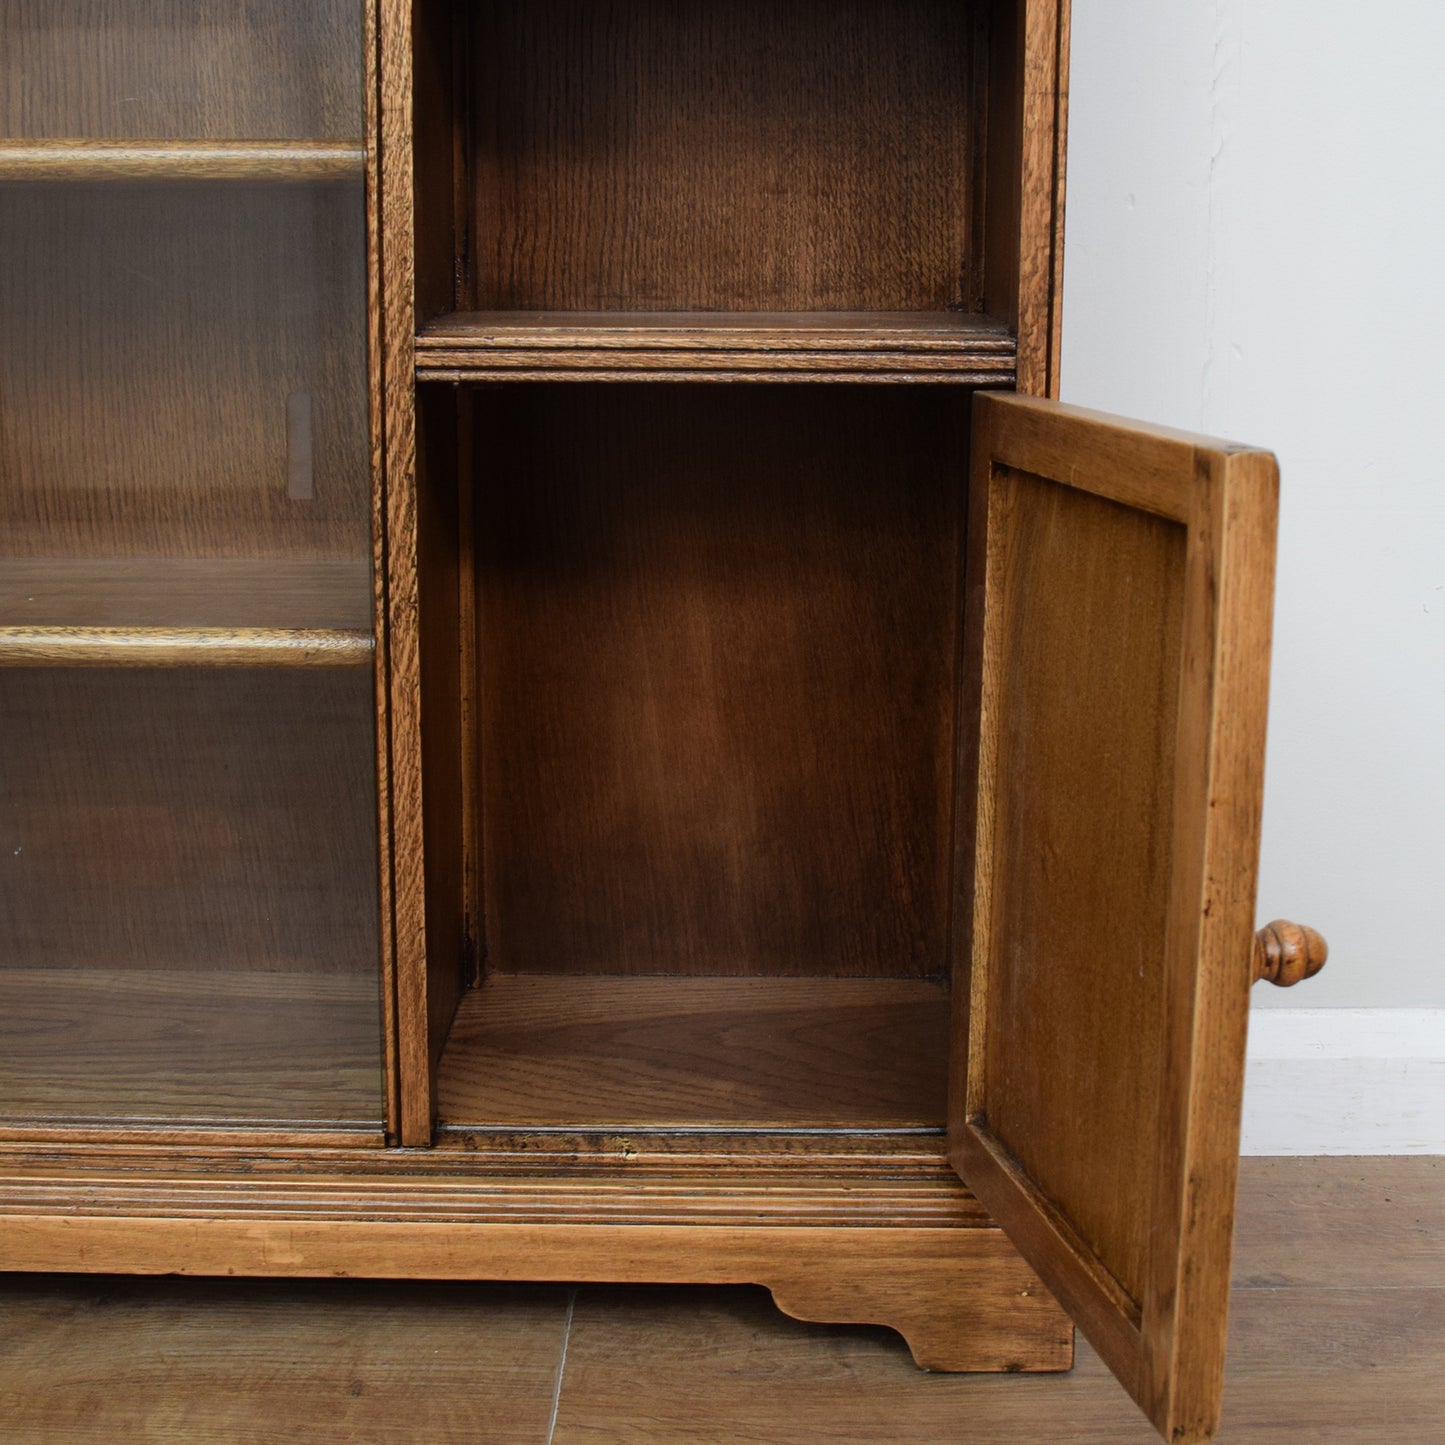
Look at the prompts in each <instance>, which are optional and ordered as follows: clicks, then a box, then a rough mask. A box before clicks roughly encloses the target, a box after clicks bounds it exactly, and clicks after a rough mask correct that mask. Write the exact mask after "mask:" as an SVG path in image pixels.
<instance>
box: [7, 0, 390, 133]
mask: <svg viewBox="0 0 1445 1445" xmlns="http://www.w3.org/2000/svg"><path fill="white" fill-rule="evenodd" d="M365 8H366V6H365V3H364V0H307V3H306V4H304V5H296V4H294V3H291V0H247V3H246V4H244V5H241V4H234V3H227V4H207V5H205V6H204V7H201V6H196V5H189V4H178V3H176V0H126V3H125V4H123V5H114V4H97V3H95V0H9V3H7V4H6V5H5V6H4V7H3V10H0V136H19V137H25V138H59V139H72V138H76V137H82V136H83V137H90V138H96V139H102V138H104V139H121V140H129V139H134V138H139V139H143V140H148V141H151V140H215V141H232V140H297V139H330V138H332V137H337V136H357V135H360V134H361V129H362V100H361V91H360V88H359V86H358V84H357V78H358V76H359V74H360V72H361V67H362V61H363V56H362V36H363V15H364V12H365Z"/></svg>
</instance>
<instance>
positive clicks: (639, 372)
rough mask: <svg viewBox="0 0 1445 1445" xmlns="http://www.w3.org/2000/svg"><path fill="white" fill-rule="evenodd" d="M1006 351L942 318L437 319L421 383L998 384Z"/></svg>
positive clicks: (989, 324)
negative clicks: (767, 380) (943, 382)
mask: <svg viewBox="0 0 1445 1445" xmlns="http://www.w3.org/2000/svg"><path fill="white" fill-rule="evenodd" d="M1015 350H1016V348H1015V343H1014V339H1013V334H1012V332H1011V331H1010V330H1009V328H1008V327H1007V326H1005V325H1003V324H1002V323H1000V322H997V321H994V320H992V319H990V318H988V317H983V316H969V315H962V314H951V313H947V312H836V311H834V312H768V313H748V312H728V313H726V314H719V313H716V312H699V311H691V312H688V311H683V312H646V311H643V312H637V311H632V312H616V311H610V312H602V311H598V312H575V311H571V312H535V313H527V312H516V311H464V312H458V313H455V314H453V315H449V316H443V317H439V318H438V319H437V320H435V321H432V322H431V323H429V324H428V325H427V326H426V327H424V328H423V330H422V332H421V334H420V335H419V336H418V337H417V375H418V378H419V379H420V380H423V381H567V380H638V381H646V380H657V381H686V380H704V381H707V380H711V381H747V380H762V379H773V380H790V379H791V380H798V381H917V380H929V381H945V380H946V381H951V382H955V383H968V384H978V385H985V386H1008V385H1010V384H1012V382H1013V380H1014V354H1015Z"/></svg>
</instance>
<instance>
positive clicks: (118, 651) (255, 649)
mask: <svg viewBox="0 0 1445 1445" xmlns="http://www.w3.org/2000/svg"><path fill="white" fill-rule="evenodd" d="M372 653H373V644H372V638H371V634H370V633H369V632H334V631H332V632H329V631H324V630H321V629H317V628H311V629H302V628H296V629H278V628H272V629H265V628H249V629H248V628H224V627H193V628H165V627H148V628H147V627H134V628H124V627H0V667H369V666H370V665H371V659H372Z"/></svg>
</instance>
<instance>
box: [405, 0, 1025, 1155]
mask: <svg viewBox="0 0 1445 1445" xmlns="http://www.w3.org/2000/svg"><path fill="white" fill-rule="evenodd" d="M413 19H414V44H415V52H414V58H415V92H414V93H415V97H416V100H415V109H416V113H415V175H414V184H415V201H414V204H415V216H416V248H417V271H416V320H417V329H418V365H419V373H420V375H421V376H422V378H423V380H428V379H432V380H441V381H447V382H450V383H451V384H450V385H436V384H432V385H424V386H423V387H422V388H421V389H420V392H419V400H418V408H419V415H418V428H419V433H418V434H419V471H420V476H419V498H420V502H419V528H420V552H419V556H420V617H419V630H420V637H419V645H420V650H421V657H422V678H423V706H422V713H423V732H422V747H423V752H424V757H423V764H424V766H423V788H424V809H425V817H426V852H427V873H428V878H427V891H428V900H427V920H428V938H429V942H428V955H429V964H428V966H429V970H430V974H431V1014H432V1017H431V1031H432V1039H431V1045H432V1053H433V1057H434V1058H438V1059H439V1063H438V1065H437V1071H436V1093H437V1107H438V1118H439V1123H440V1126H441V1130H442V1135H443V1136H444V1137H445V1135H446V1134H447V1132H448V1131H449V1130H465V1129H471V1128H478V1129H481V1128H485V1127H487V1126H496V1127H509V1126H515V1127H526V1126H534V1127H546V1126H555V1127H559V1128H562V1127H567V1126H578V1127H581V1126H589V1125H596V1126H611V1125H616V1126H628V1127H646V1126H648V1125H654V1126H658V1127H664V1126H677V1127H684V1128H685V1127H689V1126H697V1127H704V1126H708V1127H712V1126H716V1127H758V1128H794V1127H796V1128H804V1129H806V1128H844V1129H846V1128H867V1127H878V1128H909V1127H924V1128H936V1127H939V1126H940V1125H941V1124H942V1121H943V1118H944V1089H945V1082H944V1079H945V1071H946V1059H947V1037H948V1031H949V1018H948V1015H949V1002H948V994H949V980H950V977H951V975H952V972H953V968H952V961H951V960H952V955H953V951H954V947H955V938H954V933H955V920H954V901H953V900H954V888H955V884H954V869H955V861H956V860H955V858H954V843H953V827H954V816H953V815H954V772H955V757H956V751H957V742H958V739H957V725H958V707H959V704H958V684H959V650H960V637H961V615H960V611H961V606H962V595H961V585H960V583H961V579H960V567H961V556H962V552H961V547H962V541H963V535H962V534H963V529H964V518H965V515H966V493H967V473H968V436H967V431H968V421H967V418H968V408H969V402H970V399H971V391H970V388H969V387H967V386H960V385H952V386H944V385H938V386H929V385H916V386H899V387H893V386H863V385H847V384H843V385H839V384H836V383H838V382H840V381H842V382H846V381H848V380H850V379H851V378H850V377H849V376H848V375H847V374H846V373H847V372H848V370H849V369H850V368H851V369H852V371H853V372H855V373H856V372H859V371H862V370H865V369H866V370H870V371H871V376H870V379H871V380H875V381H876V380H893V379H895V375H896V371H895V372H894V373H890V371H889V369H888V368H889V367H890V366H893V367H895V368H896V369H897V370H906V371H909V372H911V373H912V374H913V375H917V373H918V371H919V370H920V369H921V365H920V364H917V363H916V361H915V360H910V361H907V362H899V361H898V360H897V354H901V350H900V349H907V348H909V347H913V348H914V352H913V353H912V355H913V356H914V357H915V358H916V355H917V354H919V350H918V349H919V347H920V346H926V347H931V348H934V350H935V352H939V351H947V350H948V349H949V348H954V349H956V350H957V351H958V352H959V354H960V355H961V354H963V353H964V352H968V354H969V355H971V356H974V357H983V356H985V353H986V351H987V349H988V348H989V347H992V348H994V350H995V351H997V350H998V348H999V347H1000V346H1001V345H1003V344H1004V343H1007V344H1008V345H1012V342H1011V341H1010V340H1009V337H1010V332H1009V326H1010V325H1011V323H1012V321H1013V320H1014V317H1015V315H1016V307H1017V299H1016V298H1017V277H1018V270H1017V266H1018V259H1017V257H1018V252H1017V235H1018V225H1019V219H1018V216H1019V212H1018V205H1019V202H1018V194H1017V172H1018V166H1017V147H1018V129H1019V127H1018V119H1017V115H1016V111H1017V106H1018V93H1017V84H1018V81H1017V63H1016V57H1017V52H1016V47H1017V27H1018V13H1017V9H1016V7H1015V6H1013V5H1012V4H1006V3H994V0H979V3H972V4H956V3H947V0H903V3H890V4H883V3H879V0H847V3H846V4H844V5H843V6H842V7H841V8H840V7H839V6H838V5H836V4H833V3H828V4H824V3H822V0H805V3H802V4H797V5H790V6H786V7H783V8H781V9H779V8H778V7H776V6H770V5H766V4H763V3H761V0H731V3H726V4H721V5H710V6H682V5H677V4H671V3H666V0H622V3H619V4H616V5H608V6H596V5H591V4H586V3H583V0H548V3H541V4H536V3H522V0H494V3H487V4H470V5H459V4H448V3H442V0H432V3H427V0H423V3H420V4H419V5H418V6H417V7H416V9H415V11H414V12H413ZM1010 177H1012V178H1013V180H1012V182H1011V181H1010ZM639 328H640V330H639ZM639 337H641V340H639ZM720 337H727V338H730V339H727V340H721V341H720V340H719V339H718V338H720ZM739 337H741V338H742V339H741V340H738V339H737V338H739ZM804 337H806V341H804V340H803V339H801V338H804ZM613 338H616V339H615V340H614V339H613ZM819 338H822V340H821V341H820V340H819ZM469 344H470V350H468V346H469ZM442 346H445V347H450V348H451V349H450V350H449V351H447V352H446V353H445V355H444V356H443V355H442V353H441V352H439V351H437V350H436V348H438V347H442ZM508 346H511V347H513V348H514V349H517V350H519V351H520V352H521V353H523V356H522V359H521V360H519V361H518V362H517V363H516V365H515V367H514V368H513V370H512V372H511V375H512V376H513V378H520V379H513V380H511V381H509V383H508V384H505V385H500V384H496V383H494V382H492V381H490V380H489V377H490V376H492V375H495V374H496V373H497V366H498V363H497V362H496V357H497V355H498V353H499V350H505V349H506V348H507V347H508ZM539 346H540V347H542V348H544V350H542V351H540V352H538V353H537V355H533V354H532V349H533V348H536V347H539ZM728 346H735V347H739V348H744V347H746V348H750V349H749V351H748V360H747V362H746V364H741V363H739V364H737V365H735V366H733V376H732V378H731V379H732V382H733V384H730V385H727V386H696V385H692V384H674V383H672V382H670V381H669V380H666V379H663V378H666V377H669V376H680V375H686V376H688V377H689V379H691V378H692V377H693V376H694V374H695V371H694V369H696V371H703V370H705V369H706V368H707V367H708V366H711V365H714V364H715V358H714V353H715V351H716V349H717V348H719V347H722V348H726V347H728ZM790 346H791V347H794V349H795V350H796V349H799V348H802V349H806V348H809V347H811V348H813V349H814V350H815V351H816V350H818V349H819V348H821V349H823V350H826V351H827V353H828V357H827V360H825V361H824V362H823V363H821V364H820V365H819V366H818V368H817V370H818V371H820V372H826V373H828V374H827V375H826V377H825V378H824V379H826V380H827V381H829V382H830V383H834V384H828V385H823V384H821V383H820V384H802V385H797V384H795V385H786V386H784V385H776V384H753V383H754V382H755V381H756V380H758V379H766V380H767V381H768V382H775V381H794V382H798V381H801V382H804V383H807V382H809V381H810V379H811V378H810V376H809V374H808V372H807V370H806V368H802V369H800V368H799V365H798V364H797V363H796V362H795V361H789V360H788V352H789V348H790ZM545 348H550V349H545ZM609 348H613V349H611V350H609ZM617 348H631V354H629V355H625V356H624V355H622V354H620V352H619V350H618V349H617ZM970 348H972V350H971V351H970V350H969V349H970ZM890 349H891V352H892V353H894V354H893V355H892V357H891V359H888V358H885V359H884V360H882V361H878V360H877V359H876V358H877V353H878V352H879V351H880V350H890ZM850 352H851V353H855V354H852V355H849V354H848V353H850ZM659 353H662V354H665V355H666V356H667V357H668V358H669V359H668V360H667V361H665V362H664V363H661V364H659V363H657V361H656V356H657V355H658V354H659ZM680 355H685V356H686V358H687V359H686V360H685V361H678V360H677V357H678V356H680ZM840 356H842V357H843V359H842V360H839V359H838V358H839V357H840ZM539 358H540V359H539ZM860 358H861V359H860ZM869 358H872V359H871V360H870V359H869ZM510 364H511V363H508V365H510ZM987 364H989V365H993V364H994V363H993V362H992V361H989V362H988V363H987ZM1008 364H1009V365H1011V362H1010V363H1008ZM589 373H590V378H591V379H589ZM598 377H601V378H602V379H600V380H598V379H596V378H598ZM564 378H565V379H564ZM1011 379H1012V373H1011V372H1009V373H1007V374H1003V373H1002V372H1001V371H1000V374H998V375H997V377H996V379H995V380H994V381H993V384H1008V382H1009V381H1010V380H1011ZM618 383H624V384H618ZM453 960H456V963H455V966H454V964H453Z"/></svg>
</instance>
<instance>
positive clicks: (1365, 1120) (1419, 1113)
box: [1241, 1008, 1445, 1154]
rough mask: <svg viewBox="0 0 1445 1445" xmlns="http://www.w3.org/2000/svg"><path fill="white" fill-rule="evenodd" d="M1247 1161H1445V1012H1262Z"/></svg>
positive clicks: (1252, 1069) (1253, 1043)
mask: <svg viewBox="0 0 1445 1445" xmlns="http://www.w3.org/2000/svg"><path fill="white" fill-rule="evenodd" d="M1241 1149H1242V1152H1243V1153H1245V1154H1445V1009H1383V1008H1382V1009H1326V1008H1321V1009H1282V1008H1264V1009H1255V1010H1254V1011H1253V1013H1252V1014H1251V1015H1250V1020H1249V1067H1248V1070H1247V1072H1246V1075H1245V1085H1244V1138H1243V1143H1242V1145H1241Z"/></svg>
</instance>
